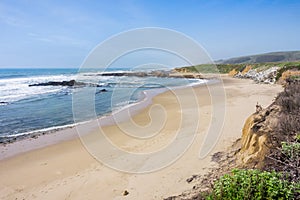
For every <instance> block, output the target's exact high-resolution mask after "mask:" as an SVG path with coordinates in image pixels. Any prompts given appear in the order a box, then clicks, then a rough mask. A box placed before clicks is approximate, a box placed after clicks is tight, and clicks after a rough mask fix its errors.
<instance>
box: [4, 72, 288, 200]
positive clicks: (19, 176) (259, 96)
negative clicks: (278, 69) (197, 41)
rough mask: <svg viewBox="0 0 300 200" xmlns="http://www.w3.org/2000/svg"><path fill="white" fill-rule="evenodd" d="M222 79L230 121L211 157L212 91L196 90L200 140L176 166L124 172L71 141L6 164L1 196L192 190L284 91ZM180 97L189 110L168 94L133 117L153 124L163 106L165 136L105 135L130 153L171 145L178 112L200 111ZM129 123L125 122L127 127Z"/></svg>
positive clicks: (160, 194)
mask: <svg viewBox="0 0 300 200" xmlns="http://www.w3.org/2000/svg"><path fill="white" fill-rule="evenodd" d="M222 80H223V83H224V89H225V91H226V96H227V100H226V116H225V122H224V127H223V129H222V134H221V136H220V138H219V139H218V142H217V144H216V145H215V147H214V148H213V150H212V151H211V152H210V154H209V155H208V156H207V157H205V158H202V159H199V157H198V156H199V150H200V148H201V145H202V144H203V141H204V138H205V136H206V134H207V132H208V128H209V126H210V124H211V123H212V122H213V121H214V117H213V116H212V115H211V113H212V107H211V102H210V95H209V91H208V88H207V87H206V86H205V85H204V86H202V87H201V86H200V87H196V88H195V90H196V95H197V97H198V98H199V102H198V103H199V105H198V106H199V108H200V116H199V117H200V118H199V119H200V121H199V127H198V130H197V132H196V137H195V140H194V141H193V143H192V144H191V146H190V147H189V148H188V149H187V151H186V152H185V153H184V155H183V156H181V157H180V158H178V159H177V160H176V161H175V162H174V163H173V164H172V165H168V166H166V167H164V168H162V169H160V170H158V171H155V172H151V173H144V174H129V173H124V172H120V171H116V170H113V169H111V168H108V167H106V166H104V165H103V164H102V163H100V162H98V161H97V160H95V159H94V158H93V157H92V156H91V155H90V154H89V153H88V152H87V150H86V149H85V147H84V146H83V145H82V143H81V141H80V140H79V139H74V140H67V141H64V142H61V143H58V144H55V145H51V146H47V147H45V148H40V149H38V150H34V151H30V152H26V153H23V154H20V155H16V156H13V157H10V158H7V159H5V160H1V161H0V162H1V165H0V176H1V177H3V178H2V179H1V180H0V188H2V189H1V193H0V198H1V199H15V198H18V199H19V198H20V199H22V198H25V199H46V200H50V199H83V198H85V199H97V198H98V199H99V198H101V199H102V198H103V199H128V198H129V199H141V198H143V199H162V198H166V197H168V196H173V195H176V194H180V193H181V192H183V191H186V190H188V189H191V185H189V184H188V183H187V181H186V179H187V178H189V177H191V175H193V174H200V175H201V174H205V173H206V172H208V171H209V170H210V169H211V168H212V167H214V166H215V165H216V163H215V162H213V161H212V160H211V155H213V154H214V153H216V152H219V151H224V150H226V149H228V148H230V146H231V144H232V143H233V142H234V141H236V139H238V138H240V137H241V129H242V127H243V125H244V121H245V119H246V118H247V117H248V116H249V115H250V114H251V113H253V112H254V111H255V105H256V102H257V101H258V102H259V103H260V104H261V105H262V106H263V107H266V106H268V105H269V104H270V103H271V102H272V99H273V98H274V97H275V95H276V94H277V93H278V92H280V91H281V90H282V87H281V86H279V85H258V84H255V83H253V82H252V81H251V80H240V79H233V78H228V77H222ZM218 85H219V84H214V85H211V87H217V86H218ZM176 95H180V97H182V98H184V102H185V103H186V105H187V106H190V107H187V108H186V109H185V110H181V108H180V106H178V102H177V99H176V96H175V95H174V94H172V92H170V91H168V92H165V93H162V94H159V95H157V96H155V97H154V98H153V99H152V104H151V105H149V106H148V107H147V108H145V109H143V110H142V111H141V112H140V113H138V114H137V115H135V116H134V117H133V121H134V122H135V123H137V124H139V125H145V124H148V123H149V121H151V119H150V118H149V113H152V116H153V117H154V119H155V118H159V117H160V115H161V113H160V112H158V111H157V110H156V109H155V105H161V106H163V107H164V108H165V111H166V114H168V116H170V117H169V118H168V119H167V121H166V124H165V126H164V127H163V129H162V131H161V134H159V135H155V137H153V138H150V139H149V140H147V141H145V140H143V141H136V140H134V139H131V138H130V137H128V136H126V135H120V134H119V133H122V131H120V130H119V129H118V127H117V126H114V125H112V126H108V127H105V128H104V129H105V131H107V132H109V133H113V134H110V135H109V136H110V137H109V139H111V141H113V142H114V143H115V144H116V145H117V146H119V147H121V148H122V149H124V150H127V151H131V152H152V151H154V150H157V149H160V148H162V147H164V146H165V145H167V144H168V143H169V141H172V138H173V135H174V131H175V130H176V129H177V128H178V124H180V123H178V122H180V120H181V117H180V112H179V111H180V110H181V111H182V112H185V114H186V116H190V114H192V113H194V112H195V109H198V108H195V107H194V106H193V105H190V104H189V99H190V95H189V93H188V92H187V89H179V90H178V91H177V92H176ZM212 95H217V94H212ZM190 120H191V119H189V120H188V121H190ZM126 123H127V122H124V124H125V125H126ZM145 130H147V129H145ZM149 130H152V129H149ZM95 133H96V132H94V133H92V134H95ZM183 134H189V127H188V125H185V126H184V127H183ZM111 159H114V158H113V157H112V158H111ZM26 177H27V178H26ZM28 177H31V178H30V179H28ZM125 190H126V191H128V192H129V194H128V196H123V192H124V191H125Z"/></svg>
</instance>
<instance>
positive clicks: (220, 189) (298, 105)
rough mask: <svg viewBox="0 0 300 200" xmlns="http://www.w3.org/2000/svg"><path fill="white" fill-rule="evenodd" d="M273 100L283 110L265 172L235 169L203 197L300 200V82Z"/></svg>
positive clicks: (273, 134)
mask: <svg viewBox="0 0 300 200" xmlns="http://www.w3.org/2000/svg"><path fill="white" fill-rule="evenodd" d="M285 66H286V67H285V68H284V69H294V68H295V67H296V68H297V67H299V66H300V64H299V63H298V65H295V63H285ZM273 103H274V104H276V105H278V106H279V107H280V112H279V113H278V114H277V119H278V123H277V124H276V127H275V129H274V132H273V133H272V137H271V140H272V142H271V143H272V146H270V147H272V148H270V152H269V153H268V154H267V155H266V156H265V158H266V159H265V161H264V162H265V166H263V168H262V169H261V170H262V171H260V170H233V171H232V173H230V174H225V175H224V176H222V177H221V178H219V179H218V180H217V181H215V183H214V185H213V187H212V189H211V192H210V193H209V194H200V197H201V198H202V199H203V198H205V199H210V200H211V199H237V200H239V199H300V132H299V131H300V115H299V113H300V81H297V80H292V81H290V82H289V84H287V85H286V86H285V88H284V91H283V92H281V93H279V94H278V96H277V97H276V99H275V101H274V102H273ZM270 134H271V133H270ZM283 173H284V174H285V175H282V174H283ZM286 174H288V175H286Z"/></svg>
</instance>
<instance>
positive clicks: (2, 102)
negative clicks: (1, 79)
mask: <svg viewBox="0 0 300 200" xmlns="http://www.w3.org/2000/svg"><path fill="white" fill-rule="evenodd" d="M7 104H8V102H6V101H0V105H7Z"/></svg>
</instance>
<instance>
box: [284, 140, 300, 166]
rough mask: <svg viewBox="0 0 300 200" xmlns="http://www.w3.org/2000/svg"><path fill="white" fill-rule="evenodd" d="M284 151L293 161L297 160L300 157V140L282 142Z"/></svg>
mask: <svg viewBox="0 0 300 200" xmlns="http://www.w3.org/2000/svg"><path fill="white" fill-rule="evenodd" d="M281 151H282V153H283V154H284V155H285V156H286V157H287V159H290V160H292V161H295V162H296V161H297V159H299V158H300V143H299V142H282V150H281Z"/></svg>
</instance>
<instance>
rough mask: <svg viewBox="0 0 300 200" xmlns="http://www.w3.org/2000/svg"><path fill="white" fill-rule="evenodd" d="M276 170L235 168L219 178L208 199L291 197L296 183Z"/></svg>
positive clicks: (232, 199)
mask: <svg viewBox="0 0 300 200" xmlns="http://www.w3.org/2000/svg"><path fill="white" fill-rule="evenodd" d="M282 178H283V177H282V174H280V173H276V172H266V171H264V172H261V171H259V170H233V171H232V174H226V175H224V176H222V177H221V178H220V179H219V180H217V181H216V182H215V184H214V187H213V191H212V192H211V193H210V194H209V195H208V196H207V197H206V199H209V200H210V199H224V200H226V199H228V200H229V199H230V200H234V199H236V200H238V199H291V198H292V197H293V194H294V192H295V190H296V184H291V183H290V182H288V181H286V180H283V179H282Z"/></svg>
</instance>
